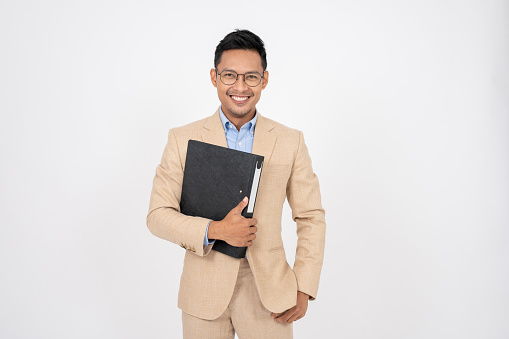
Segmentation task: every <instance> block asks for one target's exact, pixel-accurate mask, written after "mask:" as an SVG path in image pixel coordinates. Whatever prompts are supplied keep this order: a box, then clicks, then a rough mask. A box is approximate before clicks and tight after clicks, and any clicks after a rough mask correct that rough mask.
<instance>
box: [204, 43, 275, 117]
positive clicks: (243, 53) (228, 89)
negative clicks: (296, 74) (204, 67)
mask: <svg viewBox="0 0 509 339" xmlns="http://www.w3.org/2000/svg"><path fill="white" fill-rule="evenodd" d="M225 70H227V71H235V72H237V74H245V73H249V72H258V73H260V74H262V75H263V76H264V77H263V79H262V81H261V82H260V84H259V85H258V86H256V87H250V86H248V85H247V84H246V83H245V81H244V76H243V75H239V76H238V79H237V81H236V82H235V83H234V84H233V85H225V84H223V83H222V82H221V79H220V76H219V73H221V72H223V71H225ZM210 78H211V80H212V84H213V85H214V87H216V88H217V95H218V97H219V101H221V107H222V109H223V112H224V113H225V114H226V115H227V116H228V115H229V116H230V117H232V118H236V119H242V118H244V117H251V118H252V117H253V116H254V113H255V111H256V103H257V102H258V100H260V96H261V94H262V90H263V89H265V87H266V86H267V83H268V81H269V72H267V71H265V73H264V72H263V68H262V59H261V57H260V54H258V52H257V51H253V50H242V49H232V50H227V51H224V52H223V55H222V56H221V62H220V63H219V65H217V72H216V70H215V69H211V70H210Z"/></svg>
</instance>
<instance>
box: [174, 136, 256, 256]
mask: <svg viewBox="0 0 509 339" xmlns="http://www.w3.org/2000/svg"><path fill="white" fill-rule="evenodd" d="M263 159H264V158H263V156H261V155H256V154H251V153H246V152H241V151H236V150H233V149H229V148H225V147H221V146H216V145H211V144H208V143H204V142H200V141H196V140H189V143H188V146H187V156H186V167H185V169H184V180H183V183H182V196H181V199H180V211H181V212H182V213H184V214H186V215H189V216H198V217H203V218H208V219H212V220H214V221H219V220H222V219H223V218H224V217H225V216H226V215H227V214H228V213H229V212H230V211H231V210H232V208H234V207H235V206H237V205H238V204H239V203H240V202H241V201H242V199H244V197H246V196H247V197H248V198H249V201H248V205H247V206H246V207H245V208H244V210H243V211H242V216H243V217H245V218H252V217H253V212H254V205H255V202H256V194H257V192H258V184H259V182H260V176H261V172H262V167H263ZM212 249H213V250H216V251H219V252H222V253H224V254H226V255H229V256H231V257H234V258H244V257H245V256H246V249H247V248H246V247H235V246H231V245H229V244H227V243H226V242H224V241H221V240H216V242H215V243H214V246H213V247H212Z"/></svg>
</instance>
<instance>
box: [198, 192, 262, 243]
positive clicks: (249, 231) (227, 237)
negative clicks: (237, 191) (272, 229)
mask: <svg viewBox="0 0 509 339" xmlns="http://www.w3.org/2000/svg"><path fill="white" fill-rule="evenodd" d="M247 200H248V199H247V197H245V198H244V199H243V200H242V201H241V202H240V203H239V204H238V205H237V206H235V207H234V208H233V209H232V210H231V211H230V213H228V215H227V216H226V217H224V219H223V220H221V221H212V222H211V223H210V225H209V233H208V238H209V239H218V240H223V241H226V242H227V243H228V244H230V245H232V246H236V247H246V246H251V245H252V244H253V240H255V239H256V234H255V233H256V231H257V230H258V229H257V228H256V226H255V225H256V224H257V223H258V221H257V220H256V219H255V218H250V219H249V218H244V217H243V216H242V215H241V213H242V210H243V209H244V207H246V206H247Z"/></svg>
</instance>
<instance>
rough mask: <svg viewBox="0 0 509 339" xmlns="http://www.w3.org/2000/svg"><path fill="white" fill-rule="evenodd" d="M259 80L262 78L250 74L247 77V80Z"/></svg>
mask: <svg viewBox="0 0 509 339" xmlns="http://www.w3.org/2000/svg"><path fill="white" fill-rule="evenodd" d="M259 78H260V76H259V75H257V74H248V75H247V80H258V79H259Z"/></svg>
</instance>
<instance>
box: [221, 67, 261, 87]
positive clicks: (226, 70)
mask: <svg viewBox="0 0 509 339" xmlns="http://www.w3.org/2000/svg"><path fill="white" fill-rule="evenodd" d="M223 72H231V73H235V74H237V78H236V79H235V81H234V82H233V83H232V84H225V83H224V81H223V78H222V77H221V74H223ZM263 73H265V71H264V72H263ZM216 74H217V75H218V76H219V80H221V82H222V83H223V84H224V85H226V86H232V85H234V84H235V83H236V82H237V81H238V80H239V75H243V80H244V83H245V84H246V85H248V86H249V87H256V86H258V85H259V84H261V83H262V81H263V77H264V75H263V74H260V73H258V72H248V73H244V74H242V73H237V72H235V71H232V70H228V69H225V70H223V71H222V72H221V73H218V72H217V68H216ZM246 74H260V77H261V78H260V82H259V83H257V84H256V85H254V86H251V85H250V84H248V83H247V82H246Z"/></svg>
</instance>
